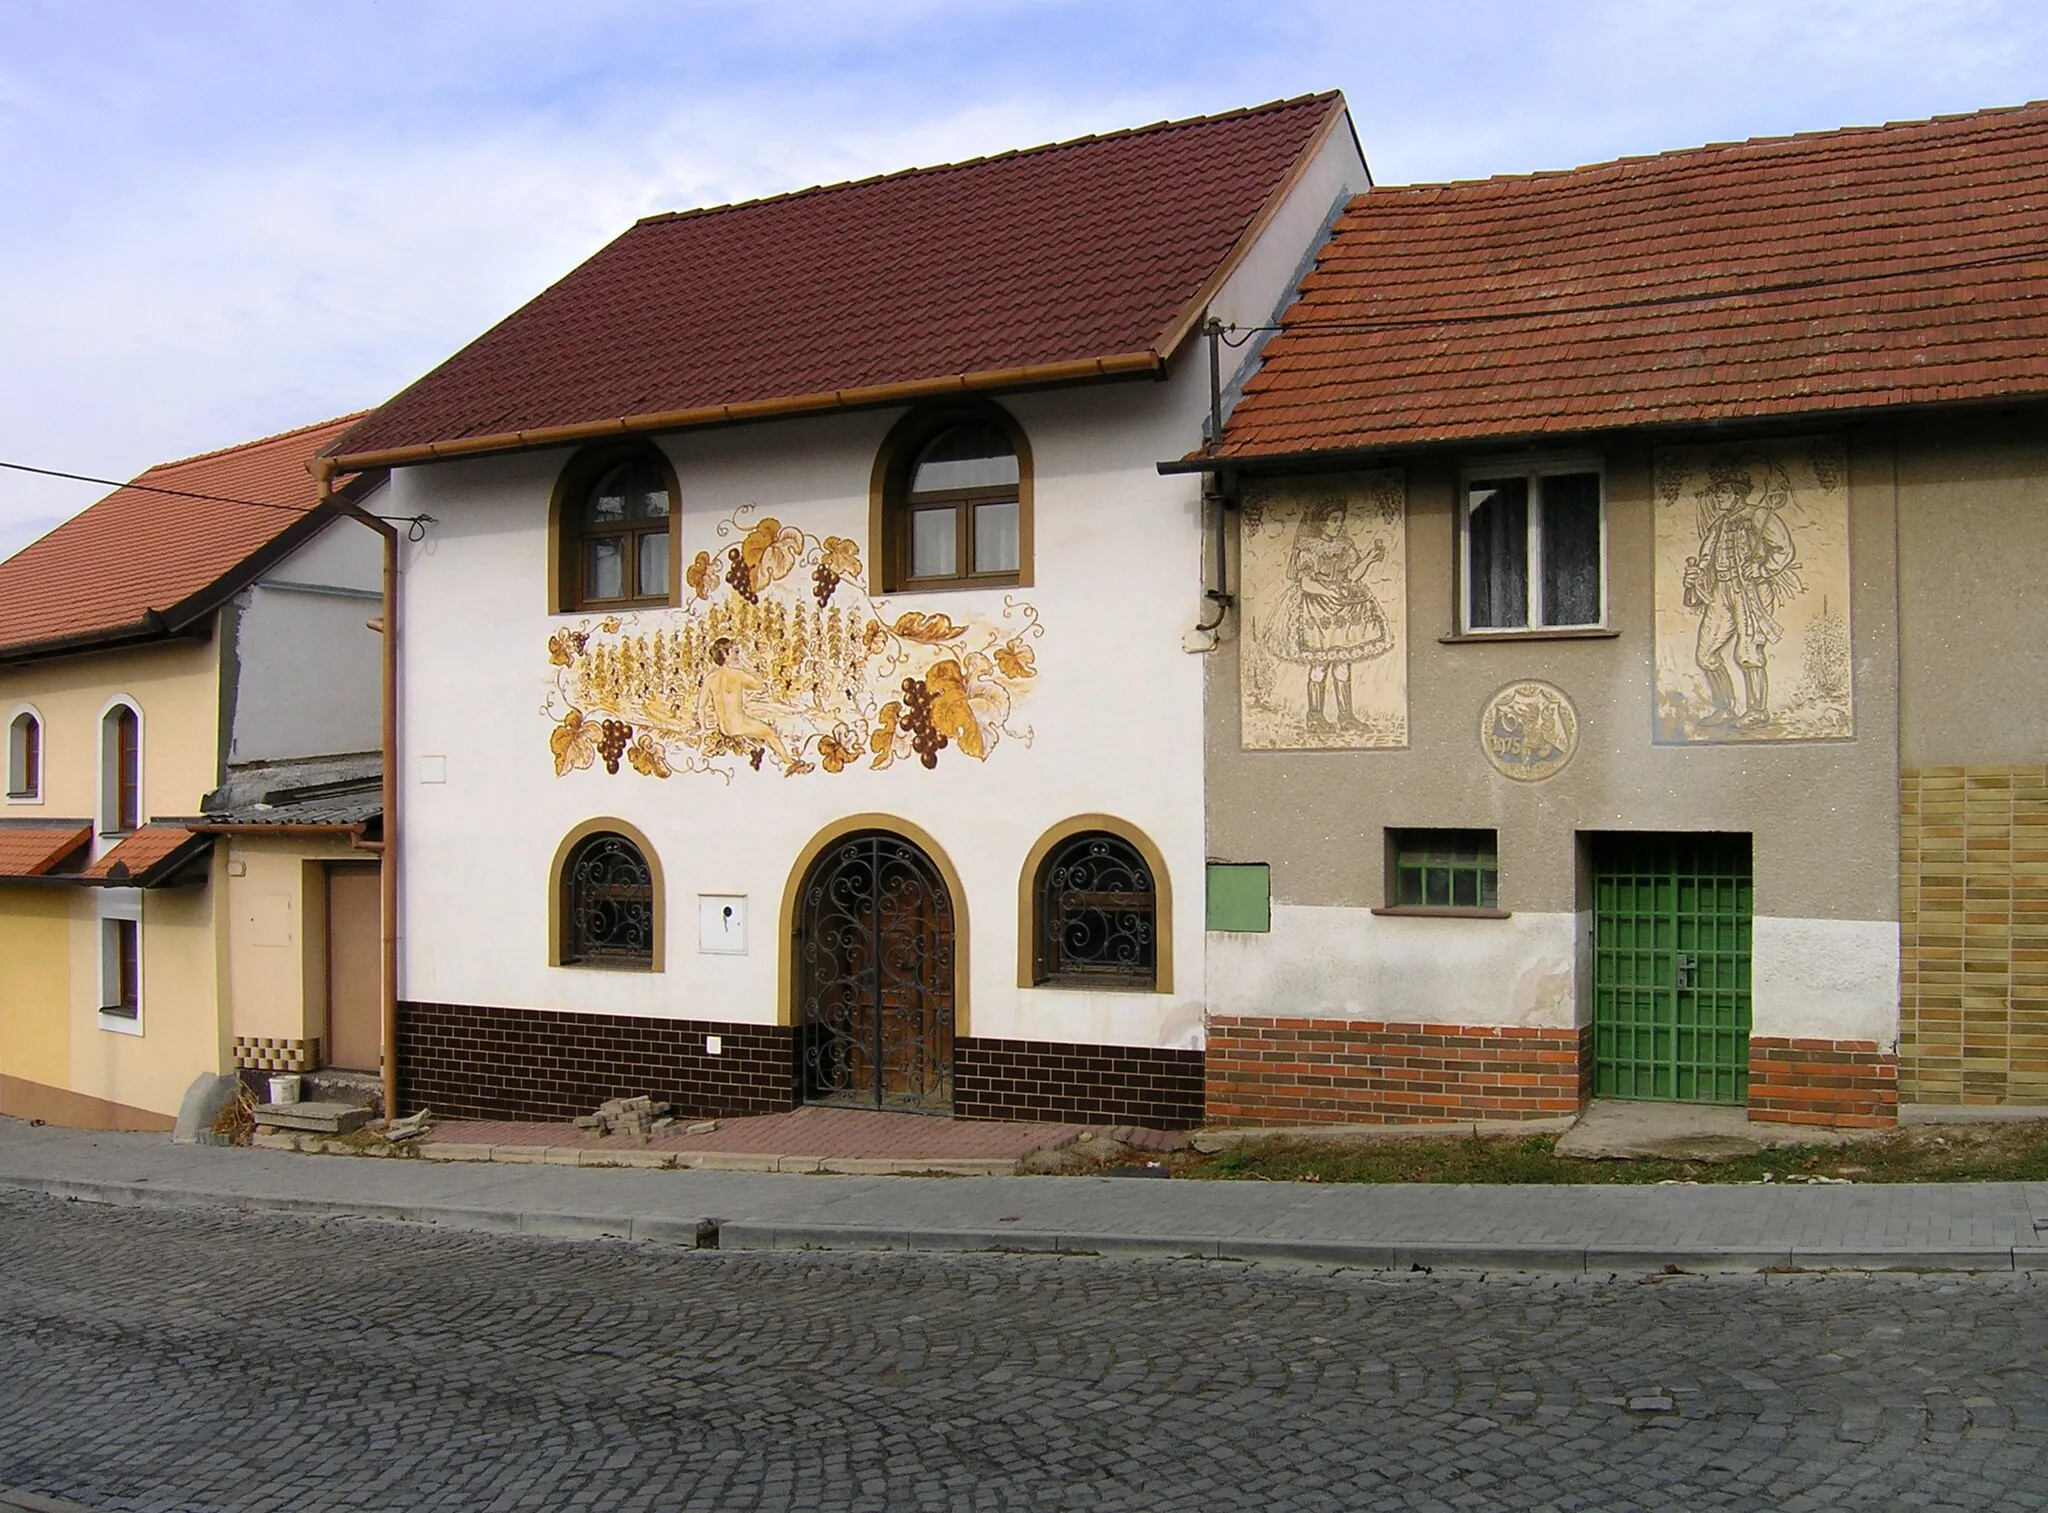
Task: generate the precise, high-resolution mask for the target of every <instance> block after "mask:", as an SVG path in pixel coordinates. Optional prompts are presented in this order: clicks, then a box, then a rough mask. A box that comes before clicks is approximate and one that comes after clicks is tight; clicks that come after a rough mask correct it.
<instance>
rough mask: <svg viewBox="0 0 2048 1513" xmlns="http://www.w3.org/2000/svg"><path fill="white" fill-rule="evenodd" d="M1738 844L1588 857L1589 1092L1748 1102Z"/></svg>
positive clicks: (1655, 842) (1632, 843) (1677, 838)
mask: <svg viewBox="0 0 2048 1513" xmlns="http://www.w3.org/2000/svg"><path fill="white" fill-rule="evenodd" d="M1753 910H1754V890H1753V888H1752V885H1751V879H1750V847H1749V838H1748V837H1747V836H1729V835H1643V836H1611V837H1600V838H1599V839H1597V840H1596V841H1595V843H1594V850H1593V1091H1594V1093H1595V1095H1596V1096H1599V1097H1602V1098H1666V1099H1675V1100H1680V1101H1685V1102H1697V1103H1732V1104H1741V1103H1746V1102H1747V1101H1748V1099H1749V1007H1750V1004H1749V993H1750V921H1751V915H1752V913H1753Z"/></svg>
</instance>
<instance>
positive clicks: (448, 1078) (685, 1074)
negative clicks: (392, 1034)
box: [398, 1003, 796, 1120]
mask: <svg viewBox="0 0 2048 1513" xmlns="http://www.w3.org/2000/svg"><path fill="white" fill-rule="evenodd" d="M707 1035H716V1036H718V1037H719V1038H720V1040H721V1042H722V1045H721V1047H720V1049H721V1052H722V1054H720V1055H717V1056H711V1055H707V1054H705V1050H704V1038H705V1036H707ZM398 1076H399V1105H400V1108H401V1110H402V1111H403V1112H408V1113H409V1112H411V1111H412V1110H415V1109H419V1108H431V1109H433V1110H434V1111H435V1112H436V1113H438V1114H445V1115H447V1116H448V1117H450V1118H453V1119H557V1120H559V1119H571V1118H574V1117H575V1116H576V1115H578V1114H587V1113H589V1112H590V1111H591V1110H592V1109H594V1108H596V1107H597V1106H598V1105H599V1104H600V1103H602V1102H604V1100H605V1099H607V1098H621V1097H635V1096H637V1095H639V1094H641V1093H650V1094H652V1095H653V1096H654V1097H656V1098H659V1099H663V1100H665V1101H667V1102H671V1103H673V1104H675V1105H676V1110H677V1112H678V1113H681V1114H687V1115H691V1116H694V1117H700V1118H701V1117H708V1116H712V1115H741V1114H778V1113H782V1112H784V1111H785V1110H787V1109H790V1108H792V1107H794V1106H795V1104H796V1041H795V1037H794V1036H793V1035H792V1034H791V1033H790V1031H789V1030H788V1029H787V1028H786V1027H784V1026H781V1025H772V1024H765V1025H764V1024H725V1023H720V1022H716V1021H711V1020H701V1019H638V1018H631V1017H627V1016H624V1015H617V1014H565V1013H555V1012H553V1011H550V1010H539V1009H502V1008H483V1007H477V1006H470V1005H461V1004H446V1003H401V1004H400V1005H399V1006H398Z"/></svg>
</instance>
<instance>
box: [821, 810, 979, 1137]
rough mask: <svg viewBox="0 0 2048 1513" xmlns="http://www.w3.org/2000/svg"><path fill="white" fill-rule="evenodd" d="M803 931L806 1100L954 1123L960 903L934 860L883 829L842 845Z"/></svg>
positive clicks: (836, 847) (824, 859)
mask: <svg viewBox="0 0 2048 1513" xmlns="http://www.w3.org/2000/svg"><path fill="white" fill-rule="evenodd" d="M796 928H797V938H796V954H797V1023H798V1032H799V1034H800V1035H801V1037H802V1039H801V1051H800V1054H801V1071H800V1076H801V1078H802V1084H803V1085H802V1093H803V1098H804V1101H805V1102H806V1103H835V1104H850V1105H853V1106H856V1107H860V1108H883V1109H897V1110H905V1111H913V1112H923V1113H950V1112H951V1111H952V1106H953V900H952V896H951V895H950V894H949V893H948V892H947V891H946V883H945V879H944V878H942V877H941V876H940V875H939V869H938V868H937V867H936V866H935V865H933V863H932V859H931V858H930V857H928V856H926V855H925V854H924V852H923V851H921V850H919V849H918V848H917V846H915V845H914V844H912V843H911V842H910V841H907V840H905V839H904V838H903V837H902V836H900V835H891V834H889V833H888V832H887V831H882V830H868V831H862V832H861V833H859V834H857V835H850V836H847V837H846V838H845V839H844V840H840V841H835V842H834V843H833V844H832V845H831V847H829V848H828V849H827V850H826V852H825V853H824V855H822V856H820V857H819V858H818V859H817V861H816V862H814V863H813V864H812V866H811V870H810V874H809V875H808V876H807V877H806V878H805V879H804V887H803V896H802V900H801V907H800V908H799V910H798V914H797V926H796Z"/></svg>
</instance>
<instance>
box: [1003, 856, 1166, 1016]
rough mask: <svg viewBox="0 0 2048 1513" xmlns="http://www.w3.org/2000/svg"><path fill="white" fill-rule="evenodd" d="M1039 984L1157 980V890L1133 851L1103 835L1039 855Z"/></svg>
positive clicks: (1133, 984) (1120, 984) (1146, 983)
mask: <svg viewBox="0 0 2048 1513" xmlns="http://www.w3.org/2000/svg"><path fill="white" fill-rule="evenodd" d="M1034 896H1035V898H1036V902H1037V910H1038V920H1037V935H1038V964H1037V972H1036V974H1035V976H1036V979H1037V981H1038V982H1039V983H1041V984H1049V985H1059V986H1068V987H1097V988H1137V989H1142V990H1150V989H1151V988H1153V987H1154V986H1156V985H1157V983H1158V977H1159V967H1158V940H1159V935H1158V917H1157V916H1158V890H1157V887H1156V885H1155V883H1154V880H1153V877H1152V869H1151V867H1150V866H1149V865H1148V864H1147V863H1146V861H1145V858H1144V857H1143V856H1142V855H1141V854H1139V851H1138V848H1137V847H1136V846H1134V845H1132V844H1131V843H1130V842H1129V841H1127V840H1125V839H1124V838H1123V837H1122V836H1120V835H1113V834H1111V833H1110V832H1109V831H1107V830H1087V831H1083V832H1082V833H1081V834H1079V835H1074V836H1069V837H1068V838H1067V839H1065V840H1063V841H1061V842H1060V843H1059V844H1058V845H1056V846H1054V847H1053V848H1052V850H1051V851H1049V852H1047V853H1046V857H1045V860H1044V862H1043V863H1041V864H1040V866H1039V869H1038V884H1037V887H1036V889H1035V890H1034Z"/></svg>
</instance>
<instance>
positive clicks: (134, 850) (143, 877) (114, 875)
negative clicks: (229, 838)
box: [78, 824, 213, 888]
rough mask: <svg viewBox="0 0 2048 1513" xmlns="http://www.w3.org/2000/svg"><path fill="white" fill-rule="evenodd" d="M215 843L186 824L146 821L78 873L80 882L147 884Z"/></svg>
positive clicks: (137, 886) (138, 885)
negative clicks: (187, 827) (149, 822)
mask: <svg viewBox="0 0 2048 1513" xmlns="http://www.w3.org/2000/svg"><path fill="white" fill-rule="evenodd" d="M212 844H213V837H212V836H210V835H197V834H194V833H193V832H192V831H190V830H187V829H186V828H185V827H184V826H183V825H159V824H148V825H144V826H143V827H142V828H141V829H140V830H136V831H133V832H131V833H130V834H129V835H128V837H127V839H125V840H123V841H121V842H119V843H118V844H117V845H115V847H114V848H113V849H112V850H111V851H109V852H108V853H107V854H106V855H105V856H103V857H101V858H100V859H99V860H98V861H96V862H94V863H93V864H92V865H91V866H90V867H87V868H86V869H85V870H84V871H83V872H81V873H79V874H78V878H79V881H80V882H86V883H101V884H112V885H114V886H116V887H131V888H147V887H151V886H153V885H154V884H156V883H158V882H160V881H162V879H163V877H164V876H166V875H168V873H169V871H170V870H171V869H172V868H173V867H175V865H176V864H178V863H181V862H184V861H186V860H189V859H190V858H191V857H193V856H195V855H197V854H198V853H199V852H201V851H203V850H205V849H206V848H207V847H209V846H211V845H212Z"/></svg>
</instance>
